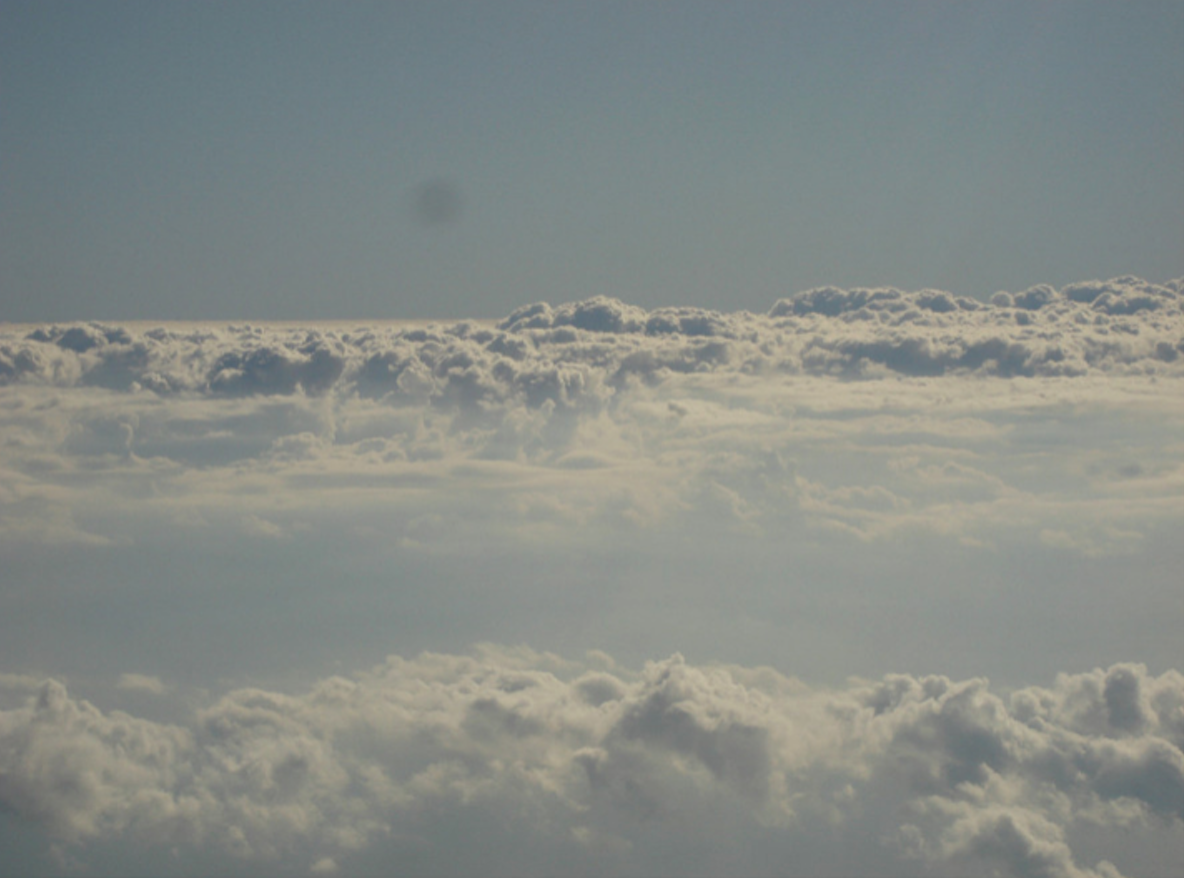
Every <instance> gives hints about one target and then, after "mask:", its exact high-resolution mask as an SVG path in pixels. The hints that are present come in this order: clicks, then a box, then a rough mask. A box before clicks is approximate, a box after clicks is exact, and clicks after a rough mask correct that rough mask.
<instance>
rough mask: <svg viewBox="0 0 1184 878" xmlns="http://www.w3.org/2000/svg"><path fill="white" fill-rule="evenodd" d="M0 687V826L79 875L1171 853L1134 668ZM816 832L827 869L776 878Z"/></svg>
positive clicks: (682, 867)
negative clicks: (1095, 840) (123, 849)
mask: <svg viewBox="0 0 1184 878" xmlns="http://www.w3.org/2000/svg"><path fill="white" fill-rule="evenodd" d="M6 682H7V684H8V685H7V686H6V687H5V688H6V691H5V696H6V700H7V701H9V702H12V701H13V700H14V699H15V700H16V701H17V702H18V704H17V706H12V707H9V708H7V709H4V710H0V804H2V805H3V807H4V809H5V810H6V811H8V812H9V813H10V814H12V815H15V817H16V818H17V819H19V820H22V821H31V822H34V823H37V824H39V825H40V826H41V827H43V829H44V832H45V833H46V835H47V836H49V837H50V838H52V839H56V840H57V841H58V843H61V844H64V845H66V846H67V849H68V850H70V851H73V852H74V853H73V855H74V856H84V855H85V853H86V850H87V844H88V842H89V841H92V840H94V839H107V840H112V839H115V840H120V839H122V840H130V841H134V842H136V843H138V844H141V845H144V846H145V847H146V848H147V849H148V850H149V851H151V852H152V856H154V857H156V858H157V859H159V860H160V862H162V863H167V862H168V859H169V855H168V851H169V850H170V849H176V850H179V851H181V852H182V855H184V852H185V851H187V850H189V849H193V848H202V847H211V848H213V849H216V850H217V851H219V852H221V853H222V854H224V855H225V856H226V857H227V858H229V859H230V860H231V861H233V860H242V861H243V862H244V863H247V864H255V867H256V868H258V867H260V866H261V865H262V867H263V868H264V869H265V870H266V869H274V870H279V871H281V872H287V871H290V870H293V869H296V870H306V869H308V868H309V867H312V866H317V867H318V869H319V870H321V871H330V870H332V869H335V868H341V869H343V870H344V871H346V872H351V871H360V872H369V873H373V872H377V871H385V872H386V873H387V874H391V873H392V872H398V871H399V864H400V863H413V862H417V861H418V862H420V863H434V864H435V867H436V868H434V869H433V871H450V870H452V869H459V870H461V871H466V870H472V869H477V870H483V871H484V873H485V874H491V873H492V874H506V873H518V874H522V873H556V872H559V873H573V874H574V873H580V872H585V871H589V870H591V871H595V872H596V873H598V874H636V873H637V872H638V871H641V872H646V873H648V872H649V870H650V869H651V868H653V866H654V865H656V864H657V863H658V862H661V863H663V864H664V871H665V873H666V874H697V873H698V872H699V871H701V868H702V866H703V865H704V864H702V863H698V864H697V863H696V858H697V857H698V856H699V855H700V851H699V850H697V849H696V846H695V845H690V846H688V847H686V848H685V849H683V850H674V851H663V849H662V844H663V841H664V840H665V838H666V836H667V834H668V833H670V832H671V831H672V830H674V829H677V830H678V831H679V832H680V833H688V832H690V833H693V834H694V836H695V837H696V838H697V839H698V840H699V841H698V843H699V844H709V845H712V846H716V848H717V850H716V853H715V857H716V863H717V864H723V863H725V862H727V861H728V858H729V857H731V858H734V860H733V862H732V865H733V866H734V867H738V868H736V869H735V871H737V872H739V873H743V874H811V875H813V874H843V870H844V869H845V868H850V866H851V864H850V863H849V862H845V861H844V860H843V856H842V853H841V847H842V844H841V842H839V841H838V840H839V839H841V838H843V837H846V836H848V835H851V836H858V834H859V833H862V832H866V831H867V830H868V827H869V826H879V828H880V829H882V832H881V834H880V836H879V837H877V838H876V839H875V846H877V847H879V848H880V849H881V850H880V855H881V859H882V864H883V865H884V866H885V870H884V871H883V872H880V873H879V874H893V873H894V872H896V870H905V871H909V870H911V871H913V873H915V874H922V873H924V874H929V873H931V872H935V873H937V874H948V873H947V872H944V871H943V870H946V869H950V868H954V869H957V870H958V872H959V874H997V872H995V871H994V870H997V869H1002V870H1004V871H1005V872H1006V873H1007V874H1013V875H1020V876H1036V875H1057V876H1106V878H1114V876H1117V875H1120V874H1123V873H1122V871H1120V869H1119V867H1118V866H1117V865H1116V864H1114V863H1111V862H1108V861H1104V860H1103V861H1099V862H1092V863H1087V862H1081V861H1080V858H1079V857H1077V856H1075V855H1074V852H1073V851H1072V850H1071V848H1070V845H1069V843H1068V838H1069V836H1070V834H1071V833H1072V832H1073V831H1074V830H1080V829H1081V828H1082V827H1085V828H1086V830H1087V831H1088V828H1089V827H1090V826H1093V825H1097V826H1105V825H1110V824H1114V823H1117V824H1119V825H1121V826H1122V827H1124V831H1125V832H1127V833H1133V834H1134V835H1135V836H1137V837H1144V839H1145V841H1149V842H1151V844H1150V846H1149V848H1148V851H1149V852H1150V853H1151V854H1152V855H1154V854H1155V853H1156V852H1157V847H1158V854H1159V855H1160V856H1162V855H1163V853H1164V851H1165V850H1167V851H1170V850H1171V845H1172V844H1178V843H1179V842H1181V841H1182V840H1184V822H1182V821H1184V753H1182V752H1181V749H1182V747H1184V677H1182V676H1181V675H1180V674H1179V673H1176V672H1174V671H1171V672H1167V673H1164V674H1161V675H1159V676H1153V675H1150V674H1148V672H1147V671H1146V669H1145V668H1143V667H1142V666H1138V665H1116V666H1114V667H1111V668H1109V669H1108V670H1096V671H1093V672H1089V673H1084V674H1066V675H1061V676H1059V677H1058V678H1057V680H1056V681H1055V683H1054V684H1053V685H1052V686H1050V687H1047V688H1045V687H1027V688H1023V689H1019V690H1017V691H1013V692H1011V693H1010V694H1005V693H1000V692H996V691H993V690H992V689H991V687H990V686H989V685H988V684H987V682H986V681H985V680H967V681H962V682H956V681H951V680H949V679H948V678H945V677H936V676H934V677H925V678H916V677H911V676H903V675H891V676H888V677H885V678H884V679H882V680H879V681H866V682H864V681H853V682H852V683H850V684H849V685H848V686H846V687H844V688H839V689H818V688H811V687H808V686H806V685H804V684H803V683H800V682H799V681H797V680H795V679H793V678H789V677H784V676H782V675H780V674H778V673H776V672H775V671H772V670H771V669H767V668H743V667H736V666H694V665H691V664H689V663H687V662H686V661H685V660H684V659H683V658H682V657H681V656H678V655H675V656H673V657H671V658H669V659H666V660H664V661H658V662H652V663H648V664H647V665H646V666H645V667H644V669H642V670H641V671H630V670H627V669H624V668H620V667H618V666H616V665H615V664H614V663H613V661H612V660H611V659H610V658H609V657H608V656H605V655H603V654H594V655H591V656H589V658H588V659H587V660H585V661H582V662H573V661H569V660H565V659H562V658H560V657H557V656H554V655H550V654H539V653H534V652H531V651H530V650H526V649H524V648H519V649H512V650H507V649H500V648H495V647H486V648H483V649H482V650H481V651H479V652H477V653H475V654H473V655H468V656H462V655H443V654H423V655H420V656H418V657H417V658H414V659H410V660H407V659H402V658H398V657H394V656H392V657H391V658H389V659H388V660H387V661H386V662H385V663H384V664H382V665H380V666H378V667H376V668H374V669H372V670H371V671H368V672H365V673H361V674H356V675H352V676H350V677H332V678H329V679H325V680H322V681H320V682H318V683H316V684H315V685H314V686H312V687H311V688H310V689H308V690H307V691H304V692H301V693H298V694H290V695H289V694H282V693H279V692H273V691H266V690H262V689H239V690H235V691H231V692H228V693H227V694H225V695H224V696H222V697H220V698H218V699H216V700H215V701H213V703H211V704H209V705H208V706H205V707H202V708H200V709H198V710H197V711H196V713H195V714H194V715H193V716H192V718H191V719H189V720H187V721H186V722H185V723H183V724H180V725H174V724H166V723H161V722H153V721H149V720H146V719H140V718H137V717H135V716H131V715H128V714H126V713H121V712H118V711H114V712H104V711H102V710H100V709H98V708H96V707H95V706H93V705H92V704H90V703H88V702H86V701H82V700H78V699H76V698H74V697H72V696H71V695H70V694H69V693H68V692H67V690H66V688H65V687H64V686H63V685H62V684H61V683H59V682H56V681H53V680H49V681H45V682H35V681H32V680H28V679H24V680H19V681H13V680H9V681H6ZM22 689H23V690H25V692H21V691H20V690H22ZM19 702H23V703H19ZM889 799H891V800H893V802H894V804H892V805H891V806H887V805H886V803H887V801H888V800H889ZM473 822H475V823H476V824H478V825H482V826H484V827H485V829H484V831H486V832H488V831H493V832H494V833H496V834H500V835H501V836H502V840H501V842H500V844H499V845H489V846H485V845H487V844H488V841H489V840H488V839H482V838H480V837H478V838H475V839H473V840H472V841H473V843H474V844H475V847H474V848H472V850H471V851H470V852H469V857H471V860H470V859H466V857H465V855H464V854H462V853H460V852H458V851H457V850H455V849H453V850H449V849H448V847H447V845H449V844H450V842H447V841H446V839H448V838H449V836H450V833H451V832H452V831H454V830H456V829H458V828H459V827H463V826H467V825H470V824H471V823H473ZM823 827H826V828H827V831H828V832H829V833H830V836H831V839H832V840H833V841H832V843H831V844H830V845H828V847H830V849H831V855H832V856H833V857H834V859H833V860H832V862H831V863H830V865H829V867H824V868H823V869H822V870H819V865H820V864H819V863H818V862H817V861H815V862H809V861H808V860H805V861H803V860H795V851H796V850H797V849H798V848H799V846H802V847H804V848H805V849H806V851H807V855H808V851H809V848H810V844H809V843H808V841H807V839H808V838H809V836H810V834H811V833H814V832H818V831H820V829H821V828H823ZM1165 837H1166V838H1167V839H1168V844H1167V847H1166V848H1165V847H1164V838H1165ZM457 840H458V841H460V844H461V847H463V846H464V844H465V842H464V841H461V840H460V839H457ZM540 841H544V842H545V843H543V844H541V845H540V844H539V842H540ZM750 843H751V844H753V845H754V847H753V849H752V851H750V853H749V854H748V855H745V854H744V853H743V851H742V848H743V847H744V845H746V844H750ZM1156 843H1158V845H1157V844H1156ZM651 847H652V849H651ZM815 853H816V852H815ZM761 856H772V857H781V858H784V859H777V860H775V861H769V862H766V863H764V864H763V865H762V864H761V859H760V857H761ZM417 857H419V858H421V859H419V860H416V858H417ZM655 857H660V859H655ZM382 858H387V859H382ZM380 862H385V863H388V864H394V865H393V868H392V869H390V870H389V871H388V870H387V869H385V868H380V867H379V865H378V864H379V863H380ZM441 866H442V867H443V868H442V869H441V868H440V867H441ZM1170 866H1171V864H1170V861H1164V862H1158V863H1157V862H1156V861H1155V860H1154V856H1152V857H1151V858H1149V859H1145V860H1143V861H1142V862H1139V863H1136V864H1134V866H1133V872H1132V874H1152V873H1153V872H1154V870H1155V869H1157V868H1161V867H1166V868H1170ZM178 871H180V872H183V871H184V869H183V868H181V869H179V870H178ZM408 871H412V872H414V871H415V869H414V868H411V869H409V870H408ZM1165 874H1166V873H1165Z"/></svg>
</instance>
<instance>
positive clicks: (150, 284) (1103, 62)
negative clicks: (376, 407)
mask: <svg viewBox="0 0 1184 878" xmlns="http://www.w3.org/2000/svg"><path fill="white" fill-rule="evenodd" d="M1182 42H1184V9H1182V8H1181V5H1180V4H1179V3H1178V2H1167V3H1158V4H1157V3H1137V4H1135V5H1133V6H1132V5H1130V4H1116V3H1057V2H1051V3H1040V4H1030V3H999V2H989V3H975V2H972V3H958V4H947V3H891V4H880V3H845V2H838V3H831V2H827V3H761V4H751V3H738V4H737V3H727V4H723V3H695V2H683V3H678V4H675V5H673V6H671V5H670V4H650V3H614V2H604V3H549V2H542V3H449V2H436V3H418V4H417V3H397V4H391V3H378V4H368V3H353V4H350V5H349V8H347V9H340V8H337V6H336V5H333V4H308V3H300V2H296V3H282V4H276V3H252V4H249V5H243V4H237V3H217V2H215V3H171V2H151V3H134V2H131V3H88V4H84V5H82V6H79V5H78V4H70V3H66V4H63V3H58V2H40V0H39V2H34V3H27V2H7V3H5V6H4V13H3V24H2V25H0V77H2V80H3V82H4V94H3V114H4V117H3V124H2V125H0V156H2V157H3V161H2V162H0V240H2V241H3V248H2V249H0V277H2V278H3V290H2V293H0V295H2V296H3V302H2V304H3V309H4V312H5V317H6V318H7V319H10V320H16V321H36V320H73V319H119V320H127V319H157V320H161V319H217V320H225V319H248V318H249V319H300V320H306V319H331V318H351V319H354V318H366V319H412V318H451V319H458V318H474V317H484V318H498V317H501V316H504V315H505V314H507V313H509V312H510V310H512V309H513V308H515V307H517V306H519V305H521V304H523V303H526V302H534V301H571V300H576V299H584V298H588V297H590V296H594V295H609V296H615V297H617V298H620V299H622V300H625V301H629V302H634V303H636V304H639V305H643V306H645V307H658V306H663V305H680V304H687V305H697V306H701V307H714V308H718V307H726V308H728V309H734V308H745V309H749V310H754V311H764V310H766V309H767V308H768V307H769V306H770V305H771V304H772V303H773V302H774V301H776V300H777V299H779V298H782V297H784V296H787V295H791V294H793V293H796V292H800V291H802V290H806V289H810V288H812V287H815V286H820V285H824V284H835V285H838V286H841V287H852V286H870V285H879V284H887V285H892V286H895V287H897V288H900V289H909V290H917V289H925V288H936V289H942V290H948V291H951V292H954V293H957V294H958V295H966V296H973V297H977V298H983V299H985V298H987V297H989V296H990V295H991V294H993V293H995V292H997V291H999V290H1008V291H1016V290H1021V289H1026V288H1027V287H1029V286H1031V285H1033V284H1036V283H1050V284H1053V285H1054V286H1057V287H1060V286H1063V285H1064V284H1067V283H1072V282H1075V281H1078V280H1082V279H1084V278H1111V277H1119V276H1122V275H1126V274H1134V275H1137V276H1140V277H1144V278H1147V279H1149V280H1154V281H1157V282H1163V281H1166V280H1169V279H1171V278H1174V277H1178V276H1180V275H1181V274H1184V257H1182V256H1181V247H1180V241H1181V240H1184V165H1182V163H1181V161H1180V155H1181V153H1182V152H1184V102H1182V101H1181V100H1180V95H1181V93H1182V92H1184V57H1182V53H1181V52H1180V49H1179V47H1180V45H1181V43H1182ZM432 192H435V193H436V194H437V199H438V196H439V195H440V194H444V197H445V200H446V201H447V202H449V203H450V205H451V207H450V208H448V209H446V210H445V211H444V212H443V214H440V213H439V212H438V211H437V212H435V213H434V212H433V209H432V208H431V207H430V206H429V207H427V208H426V209H425V204H426V202H425V201H424V196H425V193H426V195H427V197H428V201H431V193H432Z"/></svg>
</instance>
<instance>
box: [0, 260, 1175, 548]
mask: <svg viewBox="0 0 1184 878" xmlns="http://www.w3.org/2000/svg"><path fill="white" fill-rule="evenodd" d="M1182 288H1184V286H1182V282H1181V281H1173V282H1170V283H1168V284H1165V285H1162V286H1159V285H1154V284H1149V283H1146V282H1143V281H1139V280H1137V279H1134V278H1119V279H1117V280H1112V281H1107V282H1091V283H1082V284H1075V285H1071V286H1068V287H1065V288H1064V289H1063V290H1060V291H1057V290H1054V289H1052V288H1050V287H1036V288H1033V289H1031V290H1028V291H1025V292H1023V293H1018V294H1014V295H1012V294H1000V295H998V296H996V297H995V300H994V301H993V303H983V302H976V301H973V300H968V299H960V298H957V297H954V296H951V295H949V294H946V293H940V292H936V291H922V292H919V293H905V292H901V291H898V290H890V289H875V290H847V291H844V290H836V289H831V288H825V289H820V290H813V291H809V292H806V293H803V294H801V295H799V296H797V297H795V298H792V299H786V300H783V301H781V302H778V303H776V304H775V305H774V306H773V307H772V308H771V309H770V311H769V313H767V314H750V313H745V312H739V313H731V314H725V313H719V312H713V311H706V310H702V309H695V308H664V309H658V310H655V311H645V310H643V309H640V308H637V307H634V306H630V305H626V304H623V303H621V302H618V301H616V300H613V299H607V298H597V299H592V300H589V301H585V302H576V303H571V304H567V305H561V306H555V307H552V306H550V305H547V304H536V305H530V306H527V307H524V308H521V309H519V310H518V311H515V312H514V313H513V314H511V315H509V316H508V317H507V318H506V319H504V320H502V321H500V322H498V323H479V322H461V323H457V324H453V325H443V324H440V325H432V324H421V325H400V324H375V325H370V326H367V325H360V326H354V325H345V324H328V323H326V324H319V325H311V326H306V327H293V326H285V325H271V326H256V325H235V326H221V327H215V326H195V325H188V324H175V325H164V326H152V327H149V326H141V325H132V326H108V325H101V324H88V325H73V326H45V327H38V328H29V327H23V328H22V327H12V326H9V327H6V328H3V329H2V330H0V435H2V436H3V442H2V443H0V541H5V542H9V543H12V542H22V543H29V542H38V541H40V542H47V543H55V544H74V545H80V546H88V545H89V546H100V545H120V544H123V543H126V541H127V540H129V539H134V534H135V533H136V531H137V525H135V524H130V523H128V521H127V518H126V517H127V516H137V515H138V516H140V519H141V521H142V522H149V523H152V524H153V525H154V526H155V525H158V524H159V523H160V522H169V521H172V522H184V523H186V526H193V525H195V524H200V523H202V522H207V523H208V522H221V523H222V524H223V525H225V526H229V527H231V528H232V529H233V530H234V531H235V532H236V533H241V534H246V535H254V536H255V537H257V538H260V539H281V540H282V539H285V538H289V537H292V536H294V535H295V534H297V533H300V532H302V531H307V530H308V529H314V530H315V528H316V522H317V519H318V516H321V517H323V516H324V515H326V514H331V515H333V516H335V520H336V521H339V522H340V521H342V520H344V519H343V515H344V516H345V517H348V516H349V515H350V514H353V515H354V516H355V517H357V519H358V526H359V527H370V528H373V527H374V521H376V520H381V521H383V522H384V523H385V524H384V526H385V527H389V528H390V529H393V530H394V534H393V536H392V539H393V540H394V541H395V542H400V541H402V542H403V543H405V544H408V545H410V544H413V543H414V544H425V543H428V542H431V541H432V540H433V539H434V537H433V534H436V535H439V534H457V533H459V532H460V531H462V530H463V529H464V527H465V526H466V523H467V524H468V525H471V526H472V527H473V528H484V529H488V528H490V527H493V528H494V529H497V530H500V531H501V532H503V533H502V535H503V536H504V535H505V533H507V532H510V531H513V533H514V535H515V536H516V537H528V538H530V539H535V540H543V539H545V540H551V541H553V540H555V539H558V538H560V537H563V536H566V537H570V538H578V537H579V535H580V534H586V533H589V532H591V529H592V528H594V527H595V526H598V525H600V526H616V527H621V526H624V527H625V528H628V529H635V528H637V527H654V526H662V525H666V524H670V523H672V522H683V521H685V520H687V519H688V518H690V519H694V520H699V521H707V520H711V521H712V522H715V524H716V527H715V529H717V530H723V531H726V532H728V533H736V532H744V533H749V534H760V533H769V532H787V531H792V532H795V533H799V532H803V531H804V530H821V531H825V532H828V533H832V534H837V533H841V534H846V535H848V536H850V537H853V538H855V539H858V540H863V541H877V540H884V539H886V538H888V537H895V536H899V535H901V534H902V533H917V532H927V533H938V534H941V535H943V536H946V537H948V538H950V539H955V540H958V541H962V542H963V543H965V544H966V545H981V546H990V545H994V544H996V543H997V542H998V540H999V537H1000V533H1012V534H1015V533H1021V534H1023V535H1024V538H1025V539H1029V538H1030V539H1031V540H1033V541H1036V542H1038V543H1039V544H1040V545H1042V546H1044V547H1046V548H1047V549H1048V550H1058V551H1070V552H1075V553H1084V554H1087V555H1099V556H1100V555H1116V554H1124V553H1127V554H1129V553H1134V552H1137V551H1139V548H1140V546H1141V544H1142V542H1143V541H1144V539H1145V538H1146V535H1147V533H1148V532H1149V531H1150V530H1151V529H1154V528H1155V527H1160V528H1162V527H1163V526H1165V523H1168V522H1170V523H1172V525H1173V526H1174V525H1175V524H1176V523H1178V521H1179V517H1180V514H1181V512H1182V508H1181V505H1180V496H1181V494H1180V490H1181V487H1184V467H1181V465H1180V456H1179V452H1178V448H1177V446H1178V441H1179V440H1178V436H1179V431H1178V426H1179V417H1180V414H1179V406H1178V400H1179V398H1180V393H1181V389H1180V388H1181V384H1182V383H1184V356H1180V354H1181V352H1182V351H1184V304H1182V303H1184V293H1182ZM1115 424H1120V425H1122V426H1121V427H1116V426H1115ZM1122 430H1125V431H1126V432H1125V434H1122V433H1121V431H1122ZM345 510H352V513H351V512H346V511H345ZM432 522H435V523H436V524H435V525H432V524H431V523H432Z"/></svg>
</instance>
